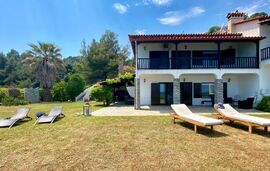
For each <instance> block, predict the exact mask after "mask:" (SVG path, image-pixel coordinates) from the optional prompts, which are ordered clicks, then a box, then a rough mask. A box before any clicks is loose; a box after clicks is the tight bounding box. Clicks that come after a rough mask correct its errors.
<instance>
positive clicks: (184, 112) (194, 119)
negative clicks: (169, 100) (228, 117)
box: [171, 104, 223, 133]
mask: <svg viewBox="0 0 270 171" xmlns="http://www.w3.org/2000/svg"><path fill="white" fill-rule="evenodd" d="M171 107H172V109H173V111H174V112H173V113H172V114H171V115H172V116H173V123H175V120H176V119H179V120H181V121H184V122H188V123H191V124H193V125H194V131H195V132H196V133H197V126H201V127H210V128H211V130H213V126H215V125H221V124H223V121H221V120H218V119H213V118H209V117H205V116H201V115H197V114H193V113H192V112H191V111H190V110H189V108H188V107H187V106H186V105H185V104H174V105H171Z"/></svg>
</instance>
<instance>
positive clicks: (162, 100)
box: [151, 83, 173, 105]
mask: <svg viewBox="0 0 270 171" xmlns="http://www.w3.org/2000/svg"><path fill="white" fill-rule="evenodd" d="M172 103H173V84H172V83H152V84H151V104H152V105H170V104H172Z"/></svg>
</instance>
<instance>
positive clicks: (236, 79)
mask: <svg viewBox="0 0 270 171" xmlns="http://www.w3.org/2000/svg"><path fill="white" fill-rule="evenodd" d="M222 78H223V82H227V86H228V87H227V90H228V97H232V98H235V97H236V96H240V98H241V100H244V99H246V98H248V97H253V96H257V95H258V93H259V90H260V87H259V85H260V83H259V77H258V75H256V74H236V75H234V74H226V75H224V76H223V77H222ZM229 79H230V82H228V80H229Z"/></svg>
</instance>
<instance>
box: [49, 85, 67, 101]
mask: <svg viewBox="0 0 270 171" xmlns="http://www.w3.org/2000/svg"><path fill="white" fill-rule="evenodd" d="M52 98H53V100H54V101H61V102H63V101H66V100H67V92H66V83H65V82H64V81H61V82H59V83H56V84H54V86H53V87H52Z"/></svg>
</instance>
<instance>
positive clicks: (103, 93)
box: [90, 86, 113, 106]
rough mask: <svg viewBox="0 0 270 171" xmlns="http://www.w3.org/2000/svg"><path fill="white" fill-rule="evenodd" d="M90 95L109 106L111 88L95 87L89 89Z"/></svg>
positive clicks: (111, 95) (111, 98) (111, 96)
mask: <svg viewBox="0 0 270 171" xmlns="http://www.w3.org/2000/svg"><path fill="white" fill-rule="evenodd" d="M90 97H91V98H93V99H95V100H96V101H99V102H103V104H104V105H107V106H109V105H110V103H111V102H112V100H113V94H112V89H111V88H110V87H108V86H99V87H95V88H93V90H92V91H91V94H90Z"/></svg>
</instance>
